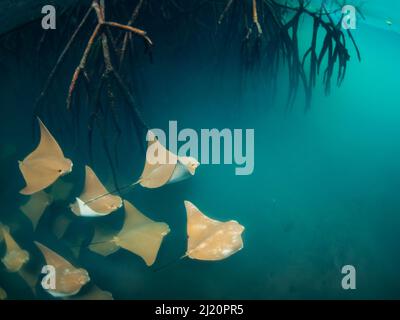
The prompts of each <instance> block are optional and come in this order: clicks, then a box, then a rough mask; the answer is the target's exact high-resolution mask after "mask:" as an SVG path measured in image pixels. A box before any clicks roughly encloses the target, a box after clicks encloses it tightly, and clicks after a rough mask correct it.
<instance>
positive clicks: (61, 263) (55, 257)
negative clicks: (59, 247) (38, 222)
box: [35, 241, 75, 269]
mask: <svg viewBox="0 0 400 320" xmlns="http://www.w3.org/2000/svg"><path fill="white" fill-rule="evenodd" d="M35 244H36V246H37V247H38V248H39V250H40V251H41V252H42V254H43V256H44V258H45V260H46V263H47V264H48V265H51V266H53V267H54V268H56V269H58V268H64V269H65V268H71V269H72V268H75V267H74V266H73V265H72V264H71V263H70V262H69V261H67V260H65V259H64V258H63V257H61V256H60V255H59V254H57V253H55V252H54V251H53V250H51V249H49V248H47V247H46V246H44V245H43V244H41V243H39V242H37V241H35Z"/></svg>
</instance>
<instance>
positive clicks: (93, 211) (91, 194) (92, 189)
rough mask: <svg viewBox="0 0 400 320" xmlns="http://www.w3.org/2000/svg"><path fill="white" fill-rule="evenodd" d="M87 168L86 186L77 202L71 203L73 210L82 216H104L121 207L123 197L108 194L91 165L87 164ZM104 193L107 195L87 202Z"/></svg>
mask: <svg viewBox="0 0 400 320" xmlns="http://www.w3.org/2000/svg"><path fill="white" fill-rule="evenodd" d="M85 170H86V176H85V187H84V189H83V192H82V194H81V195H80V196H79V197H77V198H76V201H75V203H73V204H71V205H70V208H71V211H72V212H73V213H75V214H76V215H77V216H82V217H102V216H106V215H108V214H110V213H112V212H114V211H115V210H117V209H119V208H120V207H121V206H122V199H121V198H120V197H118V196H115V195H112V194H107V193H108V191H107V189H106V188H105V187H104V186H103V184H102V183H101V181H100V180H99V178H97V176H96V174H95V173H94V172H93V170H92V169H91V168H90V167H89V166H86V167H85ZM104 194H107V195H105V196H104V197H100V198H98V199H96V200H94V201H91V202H90V203H88V204H85V202H86V201H88V200H91V199H95V198H97V197H99V196H101V195H104Z"/></svg>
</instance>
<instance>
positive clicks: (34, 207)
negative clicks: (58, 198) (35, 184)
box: [19, 191, 53, 229]
mask: <svg viewBox="0 0 400 320" xmlns="http://www.w3.org/2000/svg"><path fill="white" fill-rule="evenodd" d="M52 201H53V199H52V197H51V195H49V194H47V193H46V192H45V191H39V192H36V193H34V194H33V195H31V196H30V198H29V200H28V202H27V203H25V204H24V205H22V206H20V207H19V208H20V210H21V211H22V212H23V213H24V214H25V215H26V216H27V217H28V218H29V220H31V222H32V225H33V229H36V226H37V224H38V222H39V220H40V218H41V217H42V215H43V212H44V211H45V210H46V208H47V207H48V206H49V205H50V204H51V203H52Z"/></svg>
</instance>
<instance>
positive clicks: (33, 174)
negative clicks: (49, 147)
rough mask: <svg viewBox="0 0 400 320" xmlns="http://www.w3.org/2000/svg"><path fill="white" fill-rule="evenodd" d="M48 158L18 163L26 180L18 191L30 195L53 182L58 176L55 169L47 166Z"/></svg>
mask: <svg viewBox="0 0 400 320" xmlns="http://www.w3.org/2000/svg"><path fill="white" fill-rule="evenodd" d="M48 161H51V160H49V159H44V158H43V159H35V160H30V161H25V160H24V161H23V162H20V163H19V169H20V170H21V172H22V175H23V177H24V179H25V182H26V187H25V188H23V189H22V190H21V191H20V193H21V194H24V195H31V194H34V193H36V192H39V191H41V190H43V189H45V188H47V187H48V186H49V185H51V184H53V183H54V182H55V181H56V180H57V179H58V178H59V177H60V173H59V172H58V171H57V170H52V169H49V167H48V166H47V164H48Z"/></svg>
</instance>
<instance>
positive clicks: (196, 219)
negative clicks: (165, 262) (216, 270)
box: [185, 201, 244, 261]
mask: <svg viewBox="0 0 400 320" xmlns="http://www.w3.org/2000/svg"><path fill="white" fill-rule="evenodd" d="M185 207H186V213H187V234H188V246H187V251H186V255H185V256H187V257H189V258H191V259H197V260H209V261H216V260H223V259H225V258H228V257H229V256H231V255H233V254H234V253H236V252H238V251H239V250H241V249H242V248H243V241H242V236H241V235H242V233H243V231H244V227H243V226H242V225H240V224H239V223H238V222H236V221H233V220H232V221H228V222H221V221H217V220H213V219H210V218H209V217H207V216H206V215H205V214H204V213H202V212H201V211H200V210H199V209H198V208H196V206H194V205H193V204H192V203H191V202H189V201H185Z"/></svg>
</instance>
